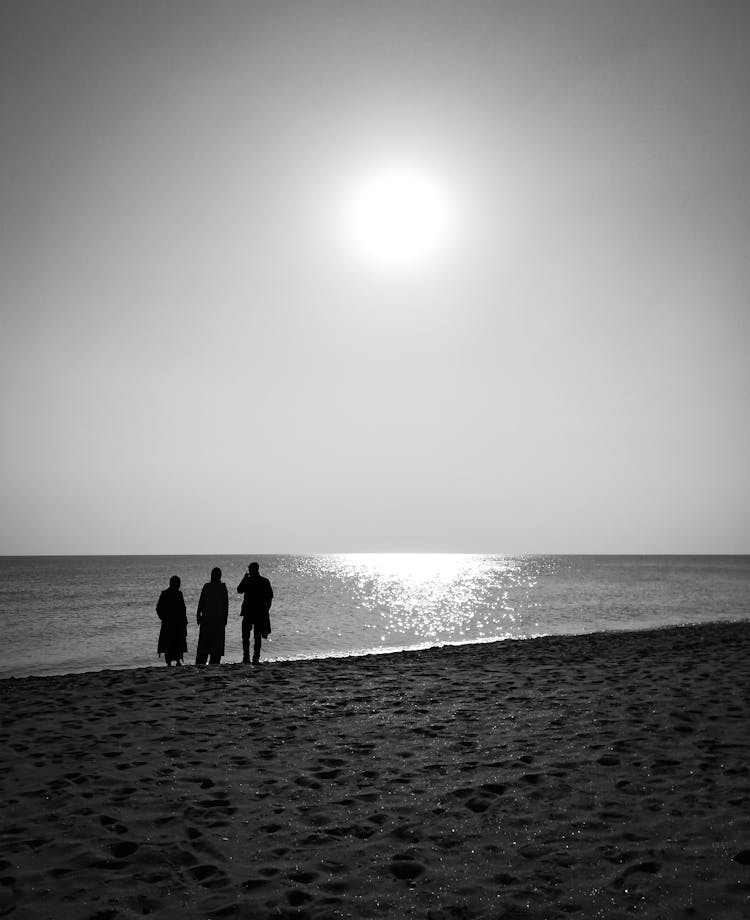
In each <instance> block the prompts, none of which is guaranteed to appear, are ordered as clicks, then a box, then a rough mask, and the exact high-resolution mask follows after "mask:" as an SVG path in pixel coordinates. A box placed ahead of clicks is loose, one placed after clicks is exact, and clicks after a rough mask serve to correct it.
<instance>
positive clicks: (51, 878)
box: [0, 623, 750, 920]
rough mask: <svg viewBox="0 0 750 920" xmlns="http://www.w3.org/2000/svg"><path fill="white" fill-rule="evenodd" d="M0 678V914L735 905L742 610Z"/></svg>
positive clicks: (618, 914)
mask: <svg viewBox="0 0 750 920" xmlns="http://www.w3.org/2000/svg"><path fill="white" fill-rule="evenodd" d="M1 690H2V700H3V703H2V710H3V718H2V745H1V746H0V762H1V766H2V808H3V828H2V837H1V844H2V845H1V846H0V883H1V884H0V916H12V917H13V918H42V917H56V918H57V917H64V918H71V920H75V918H82V920H83V918H85V920H116V918H130V917H142V916H144V915H148V916H151V917H157V918H172V917H174V918H178V917H179V918H186V917H187V918H213V917H216V918H219V917H247V918H251V917H252V918H266V917H268V918H286V917H297V918H326V917H331V918H343V917H353V918H359V917H363V918H364V917H394V918H400V917H419V918H428V920H473V918H493V920H531V918H540V920H541V918H544V920H551V918H563V917H571V916H579V917H586V918H588V917H601V918H626V917H627V918H631V917H644V918H654V920H656V918H659V920H663V918H673V917H674V918H683V917H684V918H704V920H709V918H710V920H719V918H720V920H742V918H746V917H748V916H750V731H748V727H749V726H748V701H749V695H750V623H742V624H728V625H727V624H723V625H719V624H717V625H709V626H700V627H685V628H676V629H664V630H659V631H655V632H641V633H620V634H597V635H590V636H583V637H553V638H541V639H535V640H527V641H518V642H505V643H497V644H488V645H474V646H462V647H446V648H442V649H432V650H428V651H420V652H409V653H401V654H392V655H378V656H370V657H365V658H349V659H325V660H317V661H304V662H283V663H266V664H263V663H261V665H260V666H258V667H255V668H253V667H249V666H241V665H231V666H229V665H227V666H221V667H219V668H214V669H210V668H207V669H196V668H194V667H183V668H182V669H174V668H173V669H167V668H166V667H154V668H149V669H141V670H126V671H102V672H97V673H89V674H80V675H69V676H64V677H45V678H21V679H11V680H5V681H2V684H1Z"/></svg>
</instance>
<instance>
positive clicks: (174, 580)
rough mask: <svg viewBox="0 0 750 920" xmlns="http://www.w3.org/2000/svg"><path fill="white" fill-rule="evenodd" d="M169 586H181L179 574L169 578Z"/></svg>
mask: <svg viewBox="0 0 750 920" xmlns="http://www.w3.org/2000/svg"><path fill="white" fill-rule="evenodd" d="M169 587H170V588H179V587H180V578H179V576H178V575H173V576H172V577H171V578H170V579H169Z"/></svg>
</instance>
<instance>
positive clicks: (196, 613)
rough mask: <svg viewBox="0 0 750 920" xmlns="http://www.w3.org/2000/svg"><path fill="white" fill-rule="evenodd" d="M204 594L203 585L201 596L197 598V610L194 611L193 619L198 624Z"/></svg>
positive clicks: (204, 588) (204, 587)
mask: <svg viewBox="0 0 750 920" xmlns="http://www.w3.org/2000/svg"><path fill="white" fill-rule="evenodd" d="M205 593H206V586H205V585H203V587H202V588H201V596H200V597H199V598H198V609H197V610H196V611H195V619H196V621H197V622H198V623H200V621H201V614H202V613H203V600H204V596H205Z"/></svg>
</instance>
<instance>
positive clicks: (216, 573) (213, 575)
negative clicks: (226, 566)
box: [211, 565, 221, 581]
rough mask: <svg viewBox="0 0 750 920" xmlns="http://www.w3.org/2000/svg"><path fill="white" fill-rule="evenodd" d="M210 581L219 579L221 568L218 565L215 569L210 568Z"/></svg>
mask: <svg viewBox="0 0 750 920" xmlns="http://www.w3.org/2000/svg"><path fill="white" fill-rule="evenodd" d="M211 581H221V569H220V568H219V567H218V565H217V566H216V568H215V569H211Z"/></svg>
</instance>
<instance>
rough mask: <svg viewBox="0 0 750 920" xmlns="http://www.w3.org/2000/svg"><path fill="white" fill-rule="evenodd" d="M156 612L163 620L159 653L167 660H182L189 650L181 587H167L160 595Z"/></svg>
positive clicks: (185, 612) (158, 647)
mask: <svg viewBox="0 0 750 920" xmlns="http://www.w3.org/2000/svg"><path fill="white" fill-rule="evenodd" d="M156 613H157V616H158V617H159V619H160V620H161V629H160V630H159V644H158V646H157V648H156V651H157V654H159V655H161V654H162V653H163V654H164V658H165V659H166V660H167V661H181V660H182V656H183V655H184V654H185V652H186V651H187V611H186V609H185V599H184V598H183V596H182V591H180V589H179V588H166V589H165V590H164V591H162V592H161V594H160V595H159V601H158V603H157V605H156Z"/></svg>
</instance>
